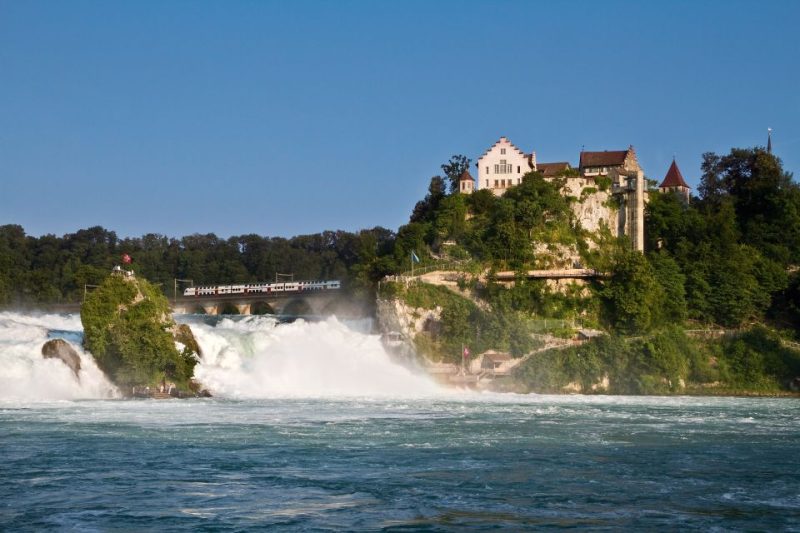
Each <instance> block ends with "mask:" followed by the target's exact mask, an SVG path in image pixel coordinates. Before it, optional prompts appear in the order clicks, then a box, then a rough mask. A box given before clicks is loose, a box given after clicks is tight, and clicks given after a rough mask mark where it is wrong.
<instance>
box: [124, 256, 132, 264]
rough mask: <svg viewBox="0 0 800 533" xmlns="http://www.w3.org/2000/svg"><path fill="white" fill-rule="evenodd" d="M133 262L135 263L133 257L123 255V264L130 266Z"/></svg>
mask: <svg viewBox="0 0 800 533" xmlns="http://www.w3.org/2000/svg"><path fill="white" fill-rule="evenodd" d="M131 261H133V259H131V256H129V255H128V254H122V262H123V263H125V264H126V265H129V264H130V263H131Z"/></svg>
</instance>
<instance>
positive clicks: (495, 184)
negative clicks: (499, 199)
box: [494, 180, 500, 189]
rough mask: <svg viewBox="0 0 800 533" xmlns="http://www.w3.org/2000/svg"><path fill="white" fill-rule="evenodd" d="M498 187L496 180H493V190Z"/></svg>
mask: <svg viewBox="0 0 800 533" xmlns="http://www.w3.org/2000/svg"><path fill="white" fill-rule="evenodd" d="M499 186H500V185H498V180H494V188H495V189H496V188H498V187H499Z"/></svg>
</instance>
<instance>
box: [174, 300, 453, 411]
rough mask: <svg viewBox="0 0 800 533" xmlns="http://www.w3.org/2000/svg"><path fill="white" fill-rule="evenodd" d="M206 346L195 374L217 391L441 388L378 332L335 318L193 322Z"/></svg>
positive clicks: (242, 394)
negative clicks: (401, 360)
mask: <svg viewBox="0 0 800 533" xmlns="http://www.w3.org/2000/svg"><path fill="white" fill-rule="evenodd" d="M190 325H191V327H192V331H193V332H194V334H195V337H196V338H197V341H198V343H199V344H200V347H201V349H202V351H203V355H202V358H201V360H200V363H199V364H198V365H197V367H195V378H196V379H197V380H198V381H199V382H200V383H202V384H203V385H204V386H205V387H208V389H209V390H210V391H211V393H212V394H214V395H215V396H222V397H226V398H270V397H358V396H369V397H397V396H402V397H423V396H429V395H432V394H437V393H440V392H441V389H440V388H439V387H438V386H437V385H436V384H435V383H434V382H433V381H431V380H430V378H428V377H427V376H424V375H423V374H422V373H420V372H414V371H413V370H412V369H409V368H406V367H404V366H401V365H399V364H397V363H395V362H394V361H392V360H391V358H390V357H389V355H388V354H387V353H386V350H384V347H383V345H382V344H381V342H380V339H379V338H378V336H376V335H369V334H366V333H363V332H362V331H358V330H359V329H363V328H359V327H357V326H358V324H355V326H356V327H354V325H352V324H351V325H347V324H345V323H343V322H340V321H339V320H337V319H336V318H329V319H327V320H324V321H320V322H306V321H304V320H298V321H296V322H293V323H291V324H280V323H278V321H276V320H275V319H274V318H272V317H264V316H247V317H237V318H223V319H221V320H219V321H218V322H216V323H215V324H207V323H204V322H203V321H198V320H193V321H190Z"/></svg>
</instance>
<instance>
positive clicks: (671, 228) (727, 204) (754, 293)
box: [645, 148, 800, 328]
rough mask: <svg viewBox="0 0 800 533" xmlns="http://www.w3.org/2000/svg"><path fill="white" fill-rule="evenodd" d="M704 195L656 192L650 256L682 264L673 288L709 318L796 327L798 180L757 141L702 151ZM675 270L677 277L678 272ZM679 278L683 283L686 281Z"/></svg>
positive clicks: (697, 315) (694, 313)
mask: <svg viewBox="0 0 800 533" xmlns="http://www.w3.org/2000/svg"><path fill="white" fill-rule="evenodd" d="M703 159H704V162H703V176H702V179H701V183H700V187H699V192H700V197H699V198H693V200H692V202H691V203H690V204H689V205H685V204H684V203H683V202H681V201H680V200H679V199H678V197H677V196H675V195H673V194H659V193H657V192H651V194H650V202H649V203H648V205H647V212H646V218H645V222H646V232H645V235H646V238H647V248H648V250H649V251H650V255H649V256H648V257H649V258H650V260H651V262H653V259H654V255H653V254H655V253H656V252H657V257H658V259H656V261H661V262H663V261H664V260H665V258H669V259H670V260H671V261H674V264H675V265H677V269H675V268H674V267H671V268H672V270H674V271H675V272H674V273H673V275H672V276H671V277H672V280H671V281H668V282H667V284H668V287H669V290H670V291H673V292H675V293H676V294H680V293H682V294H683V295H684V299H685V302H686V313H687V314H688V316H689V317H690V318H692V319H695V320H698V321H700V322H704V323H716V324H720V325H723V326H726V327H740V326H743V325H746V324H748V323H751V322H755V321H762V320H765V319H768V320H773V321H775V323H776V324H777V325H781V326H789V327H795V328H796V327H797V318H798V315H797V307H795V306H793V305H792V302H797V301H798V292H797V291H798V280H797V267H798V265H800V187H798V185H797V184H796V183H794V182H793V181H792V179H791V175H790V174H789V173H787V172H784V171H783V168H782V166H781V162H780V160H779V159H778V158H776V157H775V156H773V155H772V154H769V153H767V152H766V151H764V150H762V149H760V148H754V149H747V150H744V149H734V150H731V153H730V154H728V155H725V156H718V155H716V154H711V153H709V154H705V155H704V157H703ZM678 275H679V276H680V277H678ZM681 277H682V278H683V283H681Z"/></svg>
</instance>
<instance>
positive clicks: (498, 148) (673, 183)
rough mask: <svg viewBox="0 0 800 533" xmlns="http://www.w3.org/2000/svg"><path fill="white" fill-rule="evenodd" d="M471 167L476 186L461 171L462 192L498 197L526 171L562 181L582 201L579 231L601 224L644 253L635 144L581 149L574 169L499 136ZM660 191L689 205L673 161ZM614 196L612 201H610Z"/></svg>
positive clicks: (576, 207)
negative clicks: (543, 159)
mask: <svg viewBox="0 0 800 533" xmlns="http://www.w3.org/2000/svg"><path fill="white" fill-rule="evenodd" d="M475 166H476V167H477V171H478V179H477V184H476V182H475V180H474V179H473V177H472V175H470V173H469V171H465V172H464V174H462V176H461V178H460V180H459V191H460V192H462V193H464V194H470V193H472V192H473V191H474V190H482V189H488V190H490V191H492V193H493V194H495V195H496V196H501V195H502V194H503V193H505V191H506V190H507V189H509V188H511V187H514V186H516V185H519V184H520V183H522V177H523V176H524V175H525V174H527V173H528V172H540V173H541V174H542V175H543V176H544V177H545V179H554V178H557V177H558V178H562V179H564V181H565V184H564V187H563V189H562V192H563V194H566V195H569V196H574V197H577V198H581V199H582V200H584V201H581V202H576V203H574V204H573V211H574V212H575V215H576V217H577V219H578V221H579V222H580V223H581V226H582V227H584V228H586V229H588V230H590V231H594V230H596V229H598V228H599V227H600V226H601V225H603V224H605V225H607V226H608V227H609V228H610V229H612V231H613V232H614V233H615V234H616V235H617V236H620V237H621V236H627V237H628V238H630V242H631V245H632V247H633V249H634V250H640V251H641V250H644V206H645V204H646V203H647V183H646V179H645V176H644V171H643V170H642V168H641V166H639V161H638V160H637V158H636V151H635V150H634V149H633V146H629V147H628V149H627V150H617V151H603V152H587V151H582V152H581V153H580V159H579V165H578V168H577V169H573V168H572V167H571V166H570V164H569V163H568V162H566V161H559V162H554V163H539V162H538V161H537V160H536V152H531V153H525V152H524V151H522V150H520V149H519V148H518V147H517V146H515V145H514V144H513V143H512V142H511V141H509V140H508V139H507V138H506V137H500V139H499V140H498V141H497V142H495V143H494V144H493V145H492V146H490V147H489V148H488V149H487V150H486V151H485V152H484V153H483V155H481V156H480V157H479V158H478V161H477V163H476V164H475ZM571 170H576V171H577V172H569V171H571ZM476 185H477V186H476ZM659 189H660V190H661V191H662V192H667V191H670V192H675V193H677V194H679V195H680V196H681V198H683V199H684V200H685V201H686V202H688V201H689V190H690V188H689V186H688V185H687V184H686V181H685V180H684V179H683V176H682V175H681V172H680V170H679V169H678V165H677V163H676V162H675V161H674V160H673V162H672V165H671V166H670V168H669V170H668V171H667V175H666V176H665V178H664V180H663V181H662V183H661V185H660V186H659ZM612 197H613V198H614V199H615V201H614V202H609V201H608V200H609V199H610V198H612ZM587 200H588V201H587ZM612 206H618V207H612Z"/></svg>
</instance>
